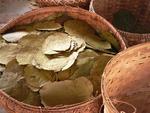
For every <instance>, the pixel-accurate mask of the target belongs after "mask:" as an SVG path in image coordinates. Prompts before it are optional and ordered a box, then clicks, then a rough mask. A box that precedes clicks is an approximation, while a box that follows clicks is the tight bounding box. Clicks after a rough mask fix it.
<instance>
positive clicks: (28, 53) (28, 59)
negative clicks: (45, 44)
mask: <svg viewBox="0 0 150 113" xmlns="http://www.w3.org/2000/svg"><path fill="white" fill-rule="evenodd" d="M36 53H37V50H36V49H34V48H29V47H26V48H22V49H21V51H20V52H19V53H18V54H17V55H16V59H17V62H18V63H19V65H27V64H32V60H33V58H34V55H35V54H36Z"/></svg>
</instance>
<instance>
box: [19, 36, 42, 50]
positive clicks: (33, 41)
mask: <svg viewBox="0 0 150 113" xmlns="http://www.w3.org/2000/svg"><path fill="white" fill-rule="evenodd" d="M44 40H45V38H44V37H41V36H39V35H36V34H29V35H26V36H24V37H23V38H22V39H21V40H19V42H18V43H19V45H21V46H22V47H30V48H35V49H37V48H41V46H42V43H43V42H44Z"/></svg>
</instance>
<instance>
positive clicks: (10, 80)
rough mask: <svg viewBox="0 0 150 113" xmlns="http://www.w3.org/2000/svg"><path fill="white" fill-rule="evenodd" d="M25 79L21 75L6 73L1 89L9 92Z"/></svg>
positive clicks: (0, 79)
mask: <svg viewBox="0 0 150 113" xmlns="http://www.w3.org/2000/svg"><path fill="white" fill-rule="evenodd" d="M21 79H23V77H21V76H20V75H18V74H17V73H13V72H8V73H4V74H3V75H2V76H1V78H0V89H2V90H4V91H5V90H9V89H11V88H12V87H14V86H15V85H16V84H17V82H18V81H20V80H21Z"/></svg>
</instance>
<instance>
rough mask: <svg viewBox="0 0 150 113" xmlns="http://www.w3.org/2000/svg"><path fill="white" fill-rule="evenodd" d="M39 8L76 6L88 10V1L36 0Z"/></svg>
mask: <svg viewBox="0 0 150 113" xmlns="http://www.w3.org/2000/svg"><path fill="white" fill-rule="evenodd" d="M36 2H37V3H38V4H39V6H40V7H46V6H60V5H61V6H65V5H66V6H76V7H82V8H85V9H88V6H89V4H90V0H36Z"/></svg>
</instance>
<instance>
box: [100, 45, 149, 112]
mask: <svg viewBox="0 0 150 113" xmlns="http://www.w3.org/2000/svg"><path fill="white" fill-rule="evenodd" d="M149 62H150V43H145V44H139V45H137V46H134V47H131V48H129V49H128V50H126V51H123V52H120V53H119V54H118V55H117V56H115V57H114V58H113V59H112V60H111V61H110V62H109V63H108V65H107V66H106V68H105V71H104V73H103V76H102V85H101V88H102V97H103V101H104V105H105V108H106V110H107V111H108V112H107V113H120V110H119V109H120V108H121V109H123V110H124V112H125V113H149V112H150V107H149V104H148V103H149V101H150V98H149V96H150V93H149V91H150V90H149V86H148V85H147V84H148V83H149V79H150V76H149V68H150V65H149ZM131 67H132V68H131ZM129 69H130V71H129ZM121 105H123V106H121ZM134 111H136V112H134Z"/></svg>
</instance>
